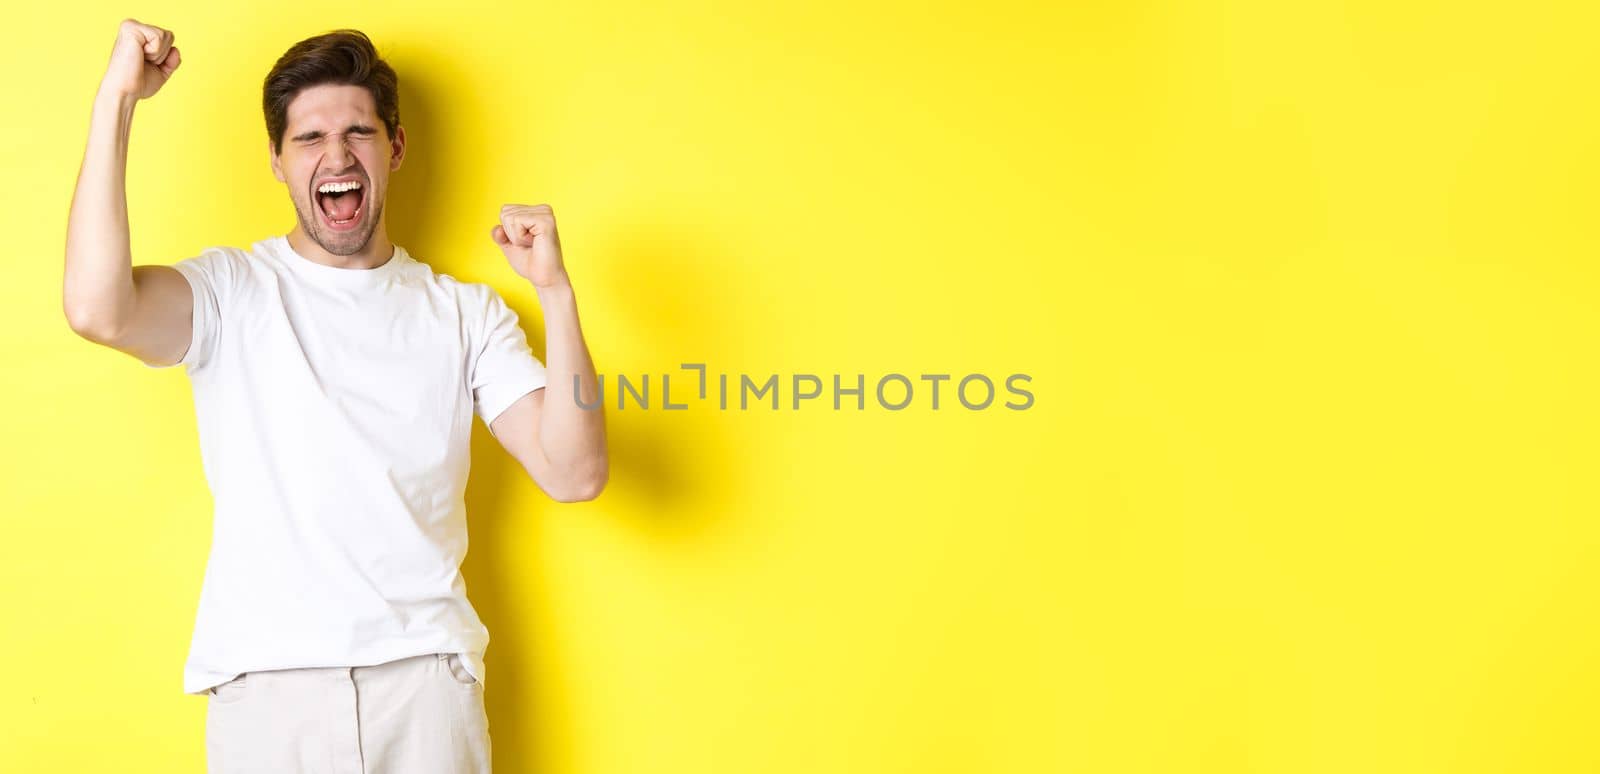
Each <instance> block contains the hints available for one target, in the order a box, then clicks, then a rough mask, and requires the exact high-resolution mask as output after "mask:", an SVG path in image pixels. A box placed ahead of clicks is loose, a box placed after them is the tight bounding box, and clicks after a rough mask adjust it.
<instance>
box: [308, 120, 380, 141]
mask: <svg viewBox="0 0 1600 774" xmlns="http://www.w3.org/2000/svg"><path fill="white" fill-rule="evenodd" d="M344 131H345V133H346V134H349V133H351V132H354V133H356V134H377V133H378V130H377V129H376V128H374V127H371V126H368V125H366V124H351V125H349V126H347V127H345V130H344ZM323 136H325V135H324V134H323V132H322V130H320V129H318V130H315V131H310V132H301V133H299V134H297V135H295V136H293V137H290V138H289V139H290V140H293V141H295V142H300V141H301V140H318V139H321V138H322V137H323Z"/></svg>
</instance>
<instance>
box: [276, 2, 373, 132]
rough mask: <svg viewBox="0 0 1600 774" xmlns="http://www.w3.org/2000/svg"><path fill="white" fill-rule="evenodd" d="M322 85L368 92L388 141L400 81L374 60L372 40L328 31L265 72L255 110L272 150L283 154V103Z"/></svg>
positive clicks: (285, 125) (357, 33) (300, 45)
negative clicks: (258, 108)
mask: <svg viewBox="0 0 1600 774" xmlns="http://www.w3.org/2000/svg"><path fill="white" fill-rule="evenodd" d="M325 83H334V84H342V85H346V86H362V87H365V88H366V90H367V91H368V92H371V94H372V102H373V104H375V105H376V106H377V108H378V118H380V119H382V120H383V126H384V128H385V129H388V130H389V137H390V139H393V138H394V134H395V128H396V127H398V126H400V78H399V76H397V75H395V73H394V68H392V67H390V66H389V63H387V62H385V61H383V59H382V58H380V57H379V56H378V51H377V49H375V48H373V46H372V40H371V39H369V38H368V37H367V35H366V33H364V32H361V31H360V30H349V29H344V30H334V31H333V32H329V33H326V34H323V35H318V36H316V37H314V38H306V39H305V40H302V41H300V42H299V43H296V44H294V45H293V46H290V47H289V50H288V51H285V52H284V53H283V56H281V57H278V62H277V64H274V65H273V66H272V71H271V72H269V73H267V79H266V81H265V82H264V83H263V84H262V86H261V111H262V112H263V113H265V114H266V117H267V136H268V137H270V138H271V139H272V151H273V152H274V153H282V152H283V133H284V131H285V130H286V129H287V128H288V124H289V103H290V102H293V101H294V98H295V95H297V94H299V93H300V92H301V91H302V90H304V89H308V88H311V87H312V86H319V85H322V84H325Z"/></svg>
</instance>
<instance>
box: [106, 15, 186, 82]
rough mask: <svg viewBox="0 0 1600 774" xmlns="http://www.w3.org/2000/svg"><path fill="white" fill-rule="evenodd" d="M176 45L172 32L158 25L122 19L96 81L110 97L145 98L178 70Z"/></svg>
mask: <svg viewBox="0 0 1600 774" xmlns="http://www.w3.org/2000/svg"><path fill="white" fill-rule="evenodd" d="M178 62H179V55H178V48H177V46H174V45H172V33H171V32H170V31H168V30H164V29H161V28H160V27H152V26H150V25H148V24H140V23H139V22H138V21H135V20H133V19H123V20H122V26H120V27H118V28H117V42H116V44H115V45H114V46H113V47H112V49H111V64H110V65H109V66H108V67H106V77H105V78H104V79H103V80H102V81H101V82H100V91H101V92H102V93H104V94H108V95H113V96H125V97H134V98H137V99H149V98H150V97H153V96H155V93H156V92H158V91H160V90H161V87H162V86H164V85H165V84H166V82H167V79H168V78H171V77H172V73H173V72H174V71H175V70H177V69H178Z"/></svg>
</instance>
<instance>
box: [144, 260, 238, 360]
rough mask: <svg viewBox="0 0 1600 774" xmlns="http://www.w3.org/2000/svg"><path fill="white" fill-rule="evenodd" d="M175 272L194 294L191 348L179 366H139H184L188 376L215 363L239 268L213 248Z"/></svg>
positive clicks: (186, 262) (176, 266) (185, 263)
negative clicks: (224, 311) (219, 339)
mask: <svg viewBox="0 0 1600 774" xmlns="http://www.w3.org/2000/svg"><path fill="white" fill-rule="evenodd" d="M172 268H174V269H177V270H178V273H179V274H182V275H183V278H184V279H186V280H188V281H189V290H190V291H191V292H192V294H193V299H194V313H193V315H192V317H193V319H192V321H191V323H190V326H189V348H188V349H187V350H186V351H184V353H183V357H182V358H181V359H179V360H178V362H176V363H151V362H148V361H144V360H141V361H139V362H141V363H144V364H145V365H146V366H148V367H150V368H171V367H172V366H176V365H182V366H184V370H185V371H186V372H188V373H194V371H195V369H198V368H202V367H204V366H205V364H206V363H209V362H211V358H212V357H213V356H214V355H215V353H216V348H217V340H218V338H220V335H219V334H220V331H221V328H222V311H223V309H225V308H226V307H227V305H228V298H229V295H230V292H231V290H232V288H233V283H234V271H235V270H236V267H235V265H234V263H233V261H232V256H231V255H229V254H228V253H227V251H226V250H223V249H221V248H211V249H208V250H205V251H204V252H202V253H201V254H199V255H197V256H194V257H191V258H185V259H183V260H181V261H178V262H177V263H175V264H173V265H172Z"/></svg>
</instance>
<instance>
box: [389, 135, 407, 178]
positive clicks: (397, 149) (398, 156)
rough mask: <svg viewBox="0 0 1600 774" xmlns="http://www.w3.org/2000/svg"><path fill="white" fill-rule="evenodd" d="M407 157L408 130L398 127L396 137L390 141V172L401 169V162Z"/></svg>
mask: <svg viewBox="0 0 1600 774" xmlns="http://www.w3.org/2000/svg"><path fill="white" fill-rule="evenodd" d="M405 157H406V128H405V127H404V126H396V127H395V128H394V137H393V138H392V139H390V140H389V171H390V172H393V171H395V170H397V169H399V168H400V162H401V161H402V160H404V159H405Z"/></svg>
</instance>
